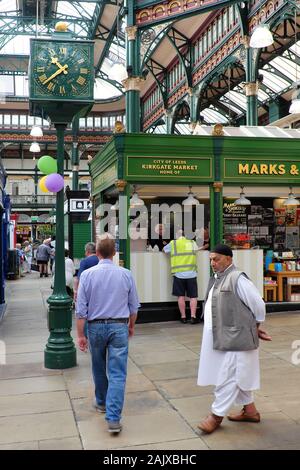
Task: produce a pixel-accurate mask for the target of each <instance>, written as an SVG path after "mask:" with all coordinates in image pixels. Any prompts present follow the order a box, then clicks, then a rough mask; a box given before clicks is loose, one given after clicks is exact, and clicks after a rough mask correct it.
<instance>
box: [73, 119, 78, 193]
mask: <svg viewBox="0 0 300 470" xmlns="http://www.w3.org/2000/svg"><path fill="white" fill-rule="evenodd" d="M78 129H79V118H78V117H77V116H75V117H74V119H73V121H72V135H73V142H72V174H73V177H72V190H73V191H77V190H78V172H79V151H78Z"/></svg>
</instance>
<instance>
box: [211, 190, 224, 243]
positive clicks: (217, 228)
mask: <svg viewBox="0 0 300 470" xmlns="http://www.w3.org/2000/svg"><path fill="white" fill-rule="evenodd" d="M209 197H210V245H211V247H214V245H216V244H217V243H221V242H222V240H223V183H222V182H221V181H215V182H214V183H213V184H210V186H209Z"/></svg>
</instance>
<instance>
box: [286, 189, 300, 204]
mask: <svg viewBox="0 0 300 470" xmlns="http://www.w3.org/2000/svg"><path fill="white" fill-rule="evenodd" d="M289 189H290V192H289V195H288V198H287V199H286V200H285V201H284V203H283V205H284V206H299V205H300V201H299V199H297V198H296V196H295V194H294V193H293V188H292V186H290V188H289Z"/></svg>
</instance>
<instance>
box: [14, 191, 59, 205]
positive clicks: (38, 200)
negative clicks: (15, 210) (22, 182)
mask: <svg viewBox="0 0 300 470" xmlns="http://www.w3.org/2000/svg"><path fill="white" fill-rule="evenodd" d="M9 197H10V201H11V203H12V205H22V206H23V205H28V207H30V205H31V204H38V205H45V204H47V205H52V206H54V205H55V203H56V196H54V195H48V194H47V195H45V196H44V195H38V196H35V195H27V196H24V195H22V196H15V195H10V196H9Z"/></svg>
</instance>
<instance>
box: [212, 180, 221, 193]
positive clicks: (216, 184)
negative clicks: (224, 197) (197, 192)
mask: <svg viewBox="0 0 300 470" xmlns="http://www.w3.org/2000/svg"><path fill="white" fill-rule="evenodd" d="M213 188H214V192H215V193H220V192H221V191H222V189H223V183H222V181H215V182H214V183H213Z"/></svg>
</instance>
